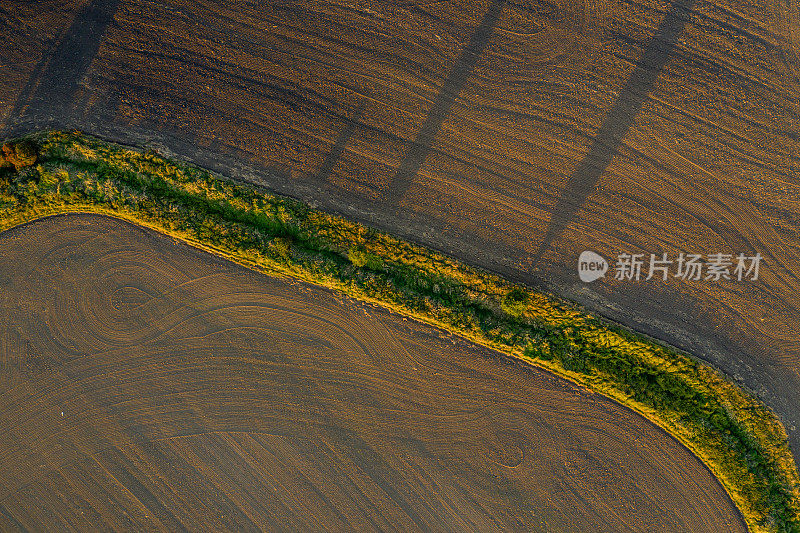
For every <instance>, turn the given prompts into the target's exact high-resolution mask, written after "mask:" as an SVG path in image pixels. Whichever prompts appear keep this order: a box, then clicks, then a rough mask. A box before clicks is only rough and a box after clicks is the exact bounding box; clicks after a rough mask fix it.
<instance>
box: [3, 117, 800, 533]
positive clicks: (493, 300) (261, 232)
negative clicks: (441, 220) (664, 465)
mask: <svg viewBox="0 0 800 533" xmlns="http://www.w3.org/2000/svg"><path fill="white" fill-rule="evenodd" d="M4 154H5V155H4ZM71 212H88V213H101V214H106V215H111V216H115V217H118V218H122V219H125V220H129V221H132V222H134V223H137V224H140V225H143V226H146V227H150V228H153V229H155V230H158V231H160V232H162V233H166V234H168V235H171V236H173V237H176V238H178V239H181V240H183V241H186V242H189V243H191V244H193V245H195V246H198V247H200V248H203V249H206V250H210V251H212V252H214V253H217V254H220V255H223V256H225V257H227V258H229V259H231V260H233V261H236V262H238V263H240V264H244V265H246V266H248V267H251V268H254V269H257V270H260V271H263V272H266V273H269V274H272V275H279V276H290V277H293V278H296V279H301V280H304V281H308V282H312V283H315V284H318V285H322V286H325V287H329V288H333V289H337V290H340V291H343V292H345V293H346V294H348V295H350V296H353V297H355V298H359V299H362V300H367V301H371V302H376V303H379V304H381V305H383V306H385V307H388V308H391V309H394V310H396V311H398V312H400V313H402V314H404V315H408V316H411V317H414V318H416V319H419V320H421V321H424V322H426V323H429V324H433V325H435V326H438V327H440V328H443V329H446V330H449V331H451V332H454V333H457V334H459V335H462V336H464V337H467V338H469V339H471V340H473V341H475V342H477V343H480V344H482V345H485V346H488V347H491V348H493V349H495V350H498V351H500V352H502V353H504V354H508V355H511V356H514V357H517V358H520V359H523V360H525V361H527V362H530V363H532V364H534V365H537V366H540V367H543V368H546V369H548V370H550V371H552V372H554V373H556V374H558V375H560V376H563V377H566V378H568V379H570V380H572V381H574V382H576V383H579V384H581V385H584V386H586V387H587V388H589V389H590V390H593V391H596V392H599V393H601V394H604V395H606V396H609V397H611V398H614V399H615V400H617V401H619V402H620V403H622V404H624V405H626V406H628V407H630V408H632V409H634V410H635V411H637V412H639V413H641V414H643V415H644V416H646V417H647V418H649V419H650V420H652V421H653V422H655V423H656V424H658V425H659V426H661V427H662V428H664V429H665V430H667V431H668V432H669V433H670V434H672V435H673V436H675V437H676V438H678V439H679V440H680V441H681V442H683V443H684V444H685V445H686V446H687V447H689V449H691V450H692V451H693V452H694V453H695V454H696V455H697V456H698V457H699V458H700V459H701V460H703V461H704V462H705V464H706V465H707V466H708V467H709V468H710V469H711V471H712V472H713V473H714V474H715V475H716V476H717V478H718V479H719V480H720V482H721V483H722V485H723V486H724V487H725V489H726V490H727V491H728V493H729V494H730V496H731V498H732V500H733V501H734V503H735V504H736V505H737V507H738V508H739V509H740V510H741V511H742V514H743V515H744V518H745V520H746V522H747V524H748V527H749V528H750V530H751V531H753V532H762V531H764V532H800V479H798V472H797V468H796V466H795V463H794V460H793V458H792V455H791V453H790V451H789V447H788V439H787V435H786V431H785V429H784V427H783V426H782V425H781V423H780V421H779V420H778V418H777V417H776V416H775V414H774V412H773V411H772V410H771V409H770V408H769V407H767V406H766V405H764V404H763V403H761V402H760V401H759V400H758V399H757V398H756V397H755V396H754V395H752V394H751V393H749V392H747V391H745V390H743V389H741V388H740V387H738V386H737V385H736V384H734V383H733V382H732V381H731V380H729V379H727V378H726V377H725V376H724V375H722V374H721V373H720V372H718V371H717V370H715V369H713V368H711V367H710V366H708V365H706V364H704V363H702V362H700V361H698V360H697V359H695V358H693V357H691V356H690V355H688V354H685V353H683V352H680V351H678V350H677V349H674V348H671V347H668V346H664V345H662V344H660V343H658V342H655V341H654V340H652V339H649V338H646V337H645V336H643V335H640V334H637V333H634V332H632V331H630V330H627V329H625V328H623V327H621V326H619V325H617V324H615V323H612V322H610V321H608V320H605V319H603V318H601V317H599V316H596V315H593V314H591V313H589V312H587V311H586V310H584V309H582V308H581V307H579V306H578V305H576V304H573V303H570V302H567V301H564V300H562V299H559V298H557V297H555V296H553V295H550V294H546V293H543V292H540V291H535V290H532V289H530V288H528V287H525V286H523V285H519V284H513V283H510V282H508V281H506V280H504V279H502V278H500V277H498V276H496V275H493V274H491V273H488V272H485V271H482V270H480V269H476V268H472V267H470V266H467V265H465V264H463V263H460V262H458V261H456V260H453V259H451V258H448V257H445V256H443V255H441V254H438V253H436V252H433V251H431V250H428V249H425V248H423V247H420V246H416V245H413V244H411V243H408V242H405V241H402V240H400V239H396V238H394V237H392V236H390V235H388V234H386V233H383V232H380V231H377V230H375V229H372V228H369V227H366V226H364V225H362V224H358V223H355V222H351V221H348V220H346V219H343V218H340V217H337V216H333V215H330V214H327V213H324V212H321V211H319V210H316V209H312V208H310V207H309V206H307V205H305V204H303V203H301V202H299V201H296V200H292V199H289V198H285V197H280V196H277V195H274V194H270V193H268V192H266V191H264V190H261V189H259V188H257V187H255V186H251V185H247V184H243V183H240V182H235V181H233V180H230V179H226V178H224V177H221V176H219V175H217V174H214V173H211V172H209V171H206V170H203V169H200V168H197V167H195V166H192V165H188V164H185V163H181V162H176V161H171V160H168V159H165V158H164V157H161V156H160V155H158V154H156V153H154V152H152V151H138V150H135V149H131V148H127V147H122V146H118V145H114V144H111V143H107V142H104V141H101V140H99V139H96V138H93V137H89V136H86V135H82V134H80V133H65V132H41V133H36V134H33V135H29V136H26V137H25V138H21V139H16V140H14V141H11V142H9V143H6V145H5V146H4V150H3V152H2V153H0V230H5V229H8V228H11V227H13V226H16V225H19V224H22V223H25V222H29V221H31V220H35V219H37V218H41V217H44V216H49V215H54V214H61V213H71Z"/></svg>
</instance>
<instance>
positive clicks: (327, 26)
mask: <svg viewBox="0 0 800 533" xmlns="http://www.w3.org/2000/svg"><path fill="white" fill-rule="evenodd" d="M0 28H2V35H3V39H2V42H0V65H2V69H3V80H2V83H0V135H2V134H3V132H4V133H5V134H13V133H23V132H27V131H30V130H33V129H37V128H41V127H45V126H58V127H68V128H73V127H75V128H80V129H83V130H85V131H87V132H89V133H95V134H100V135H103V136H106V137H110V138H113V139H117V140H122V141H125V142H130V143H136V144H147V145H149V146H151V147H156V148H159V149H161V150H162V151H166V152H173V153H175V154H178V155H180V156H182V157H185V158H190V159H192V160H194V161H197V162H199V163H201V164H203V165H205V166H209V167H212V168H215V169H218V170H221V171H223V172H224V173H226V174H233V175H235V176H238V177H239V178H241V179H245V180H250V181H254V182H258V183H262V184H266V185H267V186H269V187H270V188H272V189H274V190H277V191H279V192H282V193H285V194H289V195H291V196H295V197H300V198H302V199H305V200H307V201H310V202H312V203H314V204H316V205H319V206H321V207H323V208H325V209H327V210H331V211H334V212H339V213H343V214H345V215H347V216H350V217H353V218H356V219H358V220H360V221H364V222H367V223H369V224H372V225H375V226H378V227H381V228H384V229H388V230H390V231H391V232H394V233H396V234H399V235H402V236H405V237H408V238H411V239H412V240H415V241H417V242H421V243H424V244H428V245H430V246H433V247H434V248H436V249H439V250H442V251H444V252H447V253H450V254H453V255H456V256H458V257H459V258H462V259H464V260H466V261H467V262H470V263H472V264H476V265H479V266H484V267H487V268H490V269H492V270H494V271H497V272H500V273H502V274H505V275H507V276H509V277H511V278H513V279H515V280H520V281H525V282H528V283H531V284H534V285H538V286H542V287H545V288H549V289H552V290H554V291H556V292H558V293H559V294H563V295H566V296H569V297H571V298H573V299H577V300H579V301H581V302H583V303H585V304H587V305H588V306H589V307H590V308H592V309H595V310H597V311H599V312H601V313H603V314H605V315H607V316H610V317H612V318H614V319H617V320H620V321H622V322H623V323H625V324H628V325H630V326H633V327H635V328H638V329H640V330H643V331H646V332H648V333H650V334H652V335H654V336H656V337H658V338H661V339H664V340H666V341H669V342H671V343H673V344H676V345H678V346H680V347H682V348H685V349H688V350H689V351H692V352H694V353H696V354H699V355H701V356H702V357H704V358H707V359H708V360H710V361H712V362H713V363H715V364H716V365H717V366H719V367H720V368H722V369H723V370H724V371H725V372H727V373H728V374H729V375H731V376H734V377H735V378H736V379H739V380H741V381H742V382H743V383H744V384H745V385H746V386H748V387H749V388H751V389H753V390H755V391H756V392H757V393H758V394H759V395H760V396H761V397H762V398H763V399H764V400H765V401H767V403H769V404H770V405H771V406H773V407H774V408H775V409H776V410H777V411H778V413H779V414H780V416H781V418H782V419H783V420H784V422H785V424H786V425H787V427H788V429H789V431H790V434H791V444H792V447H793V450H794V453H795V455H796V456H797V457H798V459H800V455H799V453H800V431H798V427H800V340H799V339H800V277H798V276H800V256H798V252H797V250H798V249H800V215H799V214H798V213H800V200H798V198H800V184H798V178H797V169H798V167H799V166H800V158H799V157H798V155H799V154H800V119H799V118H798V117H800V61H798V55H797V52H798V43H800V17H799V16H798V3H797V0H713V1H711V0H673V1H672V2H671V3H669V4H668V3H666V2H663V1H657V0H645V1H644V2H638V1H631V2H629V1H621V0H620V1H617V0H602V1H586V0H556V1H555V2H551V3H540V2H521V1H510V0H509V1H503V0H491V1H488V0H483V1H482V0H470V1H467V0H452V1H446V2H441V1H439V2H426V1H422V0H420V1H408V2H405V1H404V2H400V1H397V2H378V1H372V0H370V1H367V0H336V1H321V2H320V1H316V0H315V1H313V2H312V1H291V2H289V1H287V2H247V1H243V0H231V1H227V2H211V1H202V0H201V1H192V2H185V1H179V0H172V1H168V2H148V1H139V0H91V1H83V2H80V1H73V2H62V1H58V2H56V1H54V0H50V1H47V0H46V1H41V2H27V1H23V0H5V1H4V2H3V3H2V6H1V7H0ZM585 249H591V250H594V251H596V252H599V253H600V254H602V255H604V256H606V257H607V258H610V259H612V260H613V259H614V258H616V255H617V254H618V253H621V252H630V253H644V254H650V253H656V254H660V253H662V252H667V253H669V254H670V256H672V257H673V258H674V257H675V256H676V255H677V254H678V253H679V252H687V253H691V252H697V253H701V254H710V253H715V252H723V253H734V254H736V253H739V252H742V253H746V254H748V255H749V254H752V253H754V252H760V253H761V254H762V255H763V256H764V257H765V259H764V266H763V269H762V274H761V279H760V280H759V281H757V282H738V283H737V282H719V283H714V282H711V281H696V282H694V281H679V280H675V279H672V280H670V281H667V282H662V281H650V282H639V283H636V282H631V281H626V282H616V281H614V280H604V281H599V282H597V283H594V284H592V285H582V284H581V283H580V282H579V281H578V279H577V276H576V272H575V263H576V259H577V257H578V254H579V253H580V252H581V251H582V250H585Z"/></svg>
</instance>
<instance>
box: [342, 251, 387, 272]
mask: <svg viewBox="0 0 800 533" xmlns="http://www.w3.org/2000/svg"><path fill="white" fill-rule="evenodd" d="M347 258H348V259H350V262H351V263H353V265H355V266H357V267H359V268H362V267H363V268H368V269H369V270H379V269H380V268H381V267H383V260H382V259H381V258H380V257H378V256H377V255H375V254H371V253H369V252H367V251H365V250H363V249H361V248H357V247H352V248H350V250H348V252H347Z"/></svg>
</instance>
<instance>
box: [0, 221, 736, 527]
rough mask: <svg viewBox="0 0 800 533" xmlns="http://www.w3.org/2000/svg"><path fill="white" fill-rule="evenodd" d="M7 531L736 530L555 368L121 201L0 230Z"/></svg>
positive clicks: (630, 416)
mask: <svg viewBox="0 0 800 533" xmlns="http://www.w3.org/2000/svg"><path fill="white" fill-rule="evenodd" d="M0 324H2V328H0V369H2V373H0V398H2V399H3V400H2V402H1V403H0V428H2V431H1V432H0V450H2V451H1V452H0V459H1V460H0V529H3V530H4V531H8V530H11V531H14V530H25V529H28V530H35V531H41V530H45V529H47V530H58V531H63V530H70V529H79V530H92V531H96V530H98V529H103V528H111V529H116V530H140V529H147V530H159V529H160V530H168V531H180V530H189V531H198V530H204V531H207V530H253V529H256V528H262V529H269V530H276V529H281V530H286V529H289V530H304V531H310V530H328V531H364V530H375V529H380V530H401V531H413V530H426V531H429V530H457V531H465V530H481V531H487V530H495V529H503V530H509V529H511V530H525V531H538V530H543V531H544V530H547V531H562V530H563V531H709V532H720V531H744V530H745V528H744V525H743V523H742V521H741V518H740V517H739V515H738V513H737V511H736V509H735V508H734V507H733V505H732V503H731V502H730V500H729V499H728V497H727V495H726V494H725V493H724V491H723V490H722V488H721V487H720V486H719V484H718V483H717V481H716V480H715V478H714V477H713V476H712V475H711V474H710V473H709V472H708V471H707V469H706V468H705V467H704V466H703V465H702V464H701V463H700V462H699V461H698V460H697V459H696V458H695V457H694V456H693V455H692V454H691V453H689V452H688V450H686V449H685V448H684V447H683V446H681V445H680V444H678V443H677V442H676V441H675V440H674V439H672V438H671V437H670V436H668V435H666V434H665V433H664V432H663V431H661V430H660V429H658V428H657V427H655V426H653V425H652V424H651V423H650V422H648V421H647V420H645V419H643V418H642V417H640V416H638V415H636V414H634V413H633V412H631V411H630V410H628V409H626V408H623V407H621V406H619V405H618V404H615V403H613V402H611V401H609V400H606V399H604V398H602V397H599V396H597V395H593V394H591V393H588V392H586V391H584V390H583V389H581V388H578V387H576V386H573V385H571V384H570V383H568V382H566V381H563V380H561V379H559V378H555V377H553V376H552V375H550V374H548V373H546V372H544V371H541V370H537V369H535V368H532V367H527V366H524V365H523V364H521V363H517V362H512V361H510V360H505V359H503V358H501V357H500V356H499V355H498V354H495V353H492V352H490V351H489V350H486V349H483V348H479V347H476V346H474V345H472V344H470V343H468V342H466V341H462V340H459V339H456V338H452V337H448V336H445V335H444V334H442V333H440V332H438V331H437V330H435V329H433V328H431V327H428V326H424V325H422V324H419V323H416V322H413V321H407V320H405V319H403V318H402V317H400V316H398V315H395V314H390V313H388V312H385V311H382V310H379V309H376V308H372V307H369V306H366V305H364V304H361V303H358V302H355V301H351V300H346V301H342V300H340V299H338V298H337V297H336V296H335V295H334V294H333V293H331V292H329V291H326V290H323V289H319V288H314V287H311V286H308V285H303V284H299V283H291V284H290V283H288V282H284V281H280V280H278V279H275V278H269V277H266V276H263V275H260V274H257V273H255V272H252V271H249V270H246V269H244V268H241V267H239V266H237V265H234V264H232V263H229V262H227V261H224V260H221V259H218V258H216V257H213V256H210V255H208V254H205V253H203V252H199V251H197V250H195V249H193V248H190V247H188V246H186V245H182V244H175V243H174V242H173V241H172V240H171V239H169V238H166V237H163V236H161V235H159V234H155V233H153V232H150V231H146V230H143V229H141V228H138V227H135V226H132V225H129V224H127V223H124V222H120V221H116V220H114V219H109V218H104V217H99V216H88V215H85V216H84V215H72V216H65V217H64V216H62V217H53V218H49V219H44V220H40V221H37V222H34V223H31V224H28V225H25V226H20V227H17V228H15V229H12V230H10V231H7V232H5V233H3V234H0Z"/></svg>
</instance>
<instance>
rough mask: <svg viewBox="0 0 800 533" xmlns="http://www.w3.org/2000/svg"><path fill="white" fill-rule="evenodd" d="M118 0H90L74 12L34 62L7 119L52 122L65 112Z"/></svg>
mask: <svg viewBox="0 0 800 533" xmlns="http://www.w3.org/2000/svg"><path fill="white" fill-rule="evenodd" d="M120 1H121V0H93V1H91V2H89V3H88V4H87V5H86V6H84V7H83V8H82V9H81V10H80V11H79V12H78V13H77V14H76V15H75V18H74V20H73V21H72V25H71V26H70V27H69V29H68V30H67V31H66V32H65V33H64V37H63V38H62V39H61V42H59V43H58V45H56V46H55V47H54V48H53V49H51V52H50V53H49V54H48V55H47V56H45V57H44V58H42V59H41V60H40V61H39V63H38V64H37V66H36V69H35V70H34V72H33V75H32V76H31V79H30V80H29V81H28V83H27V84H26V85H25V87H24V88H23V90H22V92H21V94H20V95H19V97H18V98H17V101H16V102H15V104H14V108H13V109H12V111H11V113H10V114H9V121H17V122H25V121H26V119H28V118H31V117H32V116H34V115H35V116H37V117H39V116H41V117H43V118H44V120H45V121H46V122H54V121H55V120H57V117H58V116H59V115H63V114H64V113H65V111H66V110H67V108H68V106H69V105H70V104H71V103H72V101H73V98H74V97H75V94H76V93H77V92H78V90H79V89H80V81H81V79H82V78H83V76H84V75H85V74H86V72H87V71H88V70H89V67H90V66H91V64H92V60H93V59H94V57H95V56H96V55H97V51H98V50H99V49H100V44H101V42H102V40H103V35H104V34H105V31H106V28H107V27H108V26H109V24H111V22H112V21H113V19H114V15H115V14H116V12H117V9H118V8H119V4H120ZM4 129H5V130H6V131H8V130H9V129H11V125H9V124H8V122H7V123H6V127H5V128H4Z"/></svg>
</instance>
